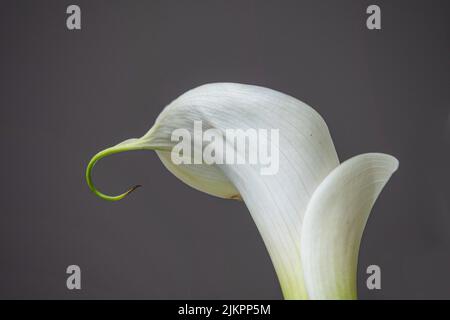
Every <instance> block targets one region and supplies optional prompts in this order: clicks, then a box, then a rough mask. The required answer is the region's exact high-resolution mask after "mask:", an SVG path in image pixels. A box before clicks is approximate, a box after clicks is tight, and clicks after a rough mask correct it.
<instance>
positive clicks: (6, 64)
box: [0, 0, 450, 299]
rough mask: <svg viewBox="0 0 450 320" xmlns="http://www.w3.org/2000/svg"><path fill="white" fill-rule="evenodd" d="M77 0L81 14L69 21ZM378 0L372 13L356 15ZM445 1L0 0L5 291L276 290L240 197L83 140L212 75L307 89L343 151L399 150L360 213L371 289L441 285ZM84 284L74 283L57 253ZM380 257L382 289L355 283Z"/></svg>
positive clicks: (446, 127)
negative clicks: (105, 152) (370, 25)
mask: <svg viewBox="0 0 450 320" xmlns="http://www.w3.org/2000/svg"><path fill="white" fill-rule="evenodd" d="M70 4H78V5H79V6H80V7H81V10H82V30H81V31H69V30H67V28H66V17H67V15H66V13H65V12H66V7H67V6H68V5H70ZM370 4H378V5H379V6H380V7H381V10H382V30H381V31H370V30H368V29H367V28H366V18H367V14H366V13H365V10H366V8H367V6H368V5H370ZM449 4H450V3H449V1H412V0H411V1H381V0H376V1H361V0H355V1H331V0H330V1H316V0H315V1H313V0H311V1H299V0H296V1H266V0H264V1H262V0H260V1H256V0H253V1H250V0H240V1H237V0H227V1H216V0H211V1H205V0H202V1H201V0H195V1H194V0H190V1H168V0H164V1H81V0H76V1H2V2H1V8H0V34H1V37H0V45H1V47H0V48H1V51H0V52H1V56H0V79H1V87H0V125H1V126H0V132H1V134H0V146H1V158H0V177H1V180H0V188H1V190H0V298H11V299H19V298H31V299H48V298H61V299H79V298H88V299H91V298H94V299H103V298H121V299H122V298H123V299H128V298H143V299H175V298H177V299H178V298H180V299H181V298H188V299H198V298H209V299H216V298H218V299H221V298H227V299H228V298H230V299H247V298H248V299H252V298H255V299H280V298H282V295H281V291H280V288H279V285H278V282H277V279H276V276H275V273H274V270H273V267H272V264H271V262H270V260H269V256H268V254H267V252H266V250H265V248H264V244H263V242H262V240H261V238H260V236H259V234H258V232H257V230H256V227H255V225H254V223H253V221H252V220H251V217H250V215H249V213H248V212H247V209H246V208H245V206H244V204H243V203H239V202H236V201H226V200H222V199H218V198H213V197H211V196H208V195H206V194H202V193H200V192H198V191H196V190H193V189H191V188H189V187H188V186H186V185H184V184H183V183H181V182H180V181H178V180H177V179H176V178H175V177H174V176H172V174H170V173H169V172H168V171H166V170H165V169H164V167H163V165H162V164H161V163H160V161H159V159H158V158H157V156H156V155H155V154H154V153H153V152H131V153H126V154H121V155H117V156H113V157H110V158H108V159H106V160H103V161H102V162H100V163H99V164H98V166H97V167H96V170H95V172H94V178H95V181H96V184H97V185H98V187H99V188H100V189H101V190H102V191H104V192H106V193H119V192H122V191H123V190H124V189H125V188H127V187H129V186H130V185H133V184H135V183H141V184H143V185H144V187H143V188H142V189H139V190H138V191H136V192H135V193H134V194H133V195H132V196H130V197H129V198H127V199H125V200H123V201H120V202H117V203H109V202H106V201H102V200H100V199H99V198H96V197H95V196H93V195H92V194H91V192H90V191H89V189H88V187H87V185H86V183H85V180H84V170H85V166H86V164H87V162H88V161H89V159H90V158H91V156H92V155H93V154H95V153H96V152H98V151H99V150H102V149H104V148H105V147H107V146H110V145H113V144H115V143H117V142H119V141H122V140H124V139H126V138H131V137H138V136H141V135H142V134H143V133H145V132H146V131H147V129H149V128H150V126H151V125H152V123H153V121H154V119H155V118H156V116H157V115H158V114H159V112H160V111H161V110H162V108H163V107H164V106H165V105H167V104H168V103H169V102H170V101H171V100H173V99H174V98H176V97H177V96H178V95H180V94H181V93H183V92H184V91H186V90H188V89H191V88H193V87H195V86H198V85H201V84H204V83H208V82H218V81H230V82H241V83H250V84H257V85H262V86H267V87H270V88H273V89H276V90H280V91H283V92H285V93H288V94H290V95H292V96H294V97H297V98H299V99H300V100H302V101H304V102H306V103H308V104H310V105H311V106H313V107H314V108H315V109H316V110H317V111H318V112H319V113H320V114H321V115H322V116H323V117H324V119H325V120H326V121H327V123H328V126H329V128H330V131H331V134H332V136H333V139H334V142H335V145H336V149H337V151H338V154H339V157H340V159H341V160H345V159H347V158H349V157H351V156H353V155H356V154H360V153H363V152H370V151H379V152H385V153H389V154H393V155H395V156H396V157H397V158H398V159H399V160H400V169H399V171H398V172H397V173H395V175H394V176H393V178H392V179H391V181H390V182H389V183H388V185H387V187H386V189H385V190H384V192H383V194H382V195H381V197H380V198H379V199H378V202H377V203H376V205H375V207H374V209H373V212H372V215H371V217H370V219H369V221H368V224H367V227H366V230H365V233H364V237H363V241H362V245H361V252H360V259H359V276H358V278H359V283H358V287H359V296H360V298H363V299H398V298H450V273H449V270H450V212H449V194H450V192H449V187H448V181H449V178H450V177H449V169H448V165H449V162H450V161H449V160H450V157H449V140H450V117H449V98H450V94H449V84H450V64H449V61H450V60H449V48H450V43H449V39H450V28H449V18H448V16H449V14H450V5H449ZM71 264H77V265H79V266H80V267H81V270H82V289H81V290H80V291H69V290H67V288H66V277H67V275H66V273H65V270H66V267H67V266H68V265H71ZM370 264H377V265H379V266H380V267H381V269H382V290H380V291H369V290H367V289H366V287H365V279H366V277H367V276H366V274H365V270H366V267H367V266H368V265H370Z"/></svg>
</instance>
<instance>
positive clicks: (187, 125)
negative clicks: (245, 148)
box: [86, 83, 339, 299]
mask: <svg viewBox="0 0 450 320" xmlns="http://www.w3.org/2000/svg"><path fill="white" fill-rule="evenodd" d="M194 121H202V122H203V129H204V130H206V129H209V128H215V129H218V130H220V131H221V132H223V131H224V130H226V129H242V130H246V129H250V128H251V129H256V130H260V129H267V130H270V129H278V130H279V142H278V143H276V141H272V143H273V144H272V146H273V147H274V148H275V149H278V151H279V171H278V173H276V174H275V175H261V171H260V169H261V166H260V165H250V164H235V165H231V164H223V165H207V164H196V165H189V164H187V165H175V164H173V163H172V161H171V159H170V151H171V150H172V148H173V146H174V145H175V144H177V142H172V141H171V135H172V132H173V131H174V130H175V129H179V128H184V129H187V130H190V131H191V132H192V131H193V124H194ZM130 141H131V142H130ZM130 141H127V142H126V143H125V144H124V145H118V146H115V147H113V148H110V149H108V150H109V151H108V150H107V151H106V152H105V153H102V152H101V153H99V154H98V155H97V156H95V157H94V158H93V160H92V161H91V163H90V164H89V166H88V170H87V173H86V176H87V179H88V183H89V186H90V187H91V189H92V190H93V191H94V192H95V193H96V194H97V195H99V196H101V197H102V198H104V199H107V200H112V201H114V200H120V199H122V198H123V197H124V196H125V195H127V194H128V193H129V192H130V191H128V192H126V193H124V194H122V195H120V196H116V197H110V196H106V195H103V194H101V193H100V192H99V191H98V190H96V189H95V187H94V186H93V184H92V181H91V176H90V171H91V169H92V167H93V165H94V164H95V162H96V161H97V160H99V159H101V158H102V157H103V156H106V155H108V154H112V153H116V152H122V151H126V148H129V150H134V149H154V150H157V153H158V156H159V157H160V158H161V160H162V162H163V163H164V165H165V166H166V168H167V169H168V170H169V171H171V172H172V173H173V174H174V175H175V176H177V177H178V178H179V179H180V180H182V181H183V182H185V183H187V184H188V185H190V186H192V187H194V188H196V189H198V190H201V191H203V192H206V193H209V194H212V195H215V196H218V197H222V198H236V199H240V198H242V199H243V200H244V201H245V204H246V205H247V207H248V209H249V211H250V213H251V215H252V217H253V219H254V221H255V223H256V225H257V227H258V229H259V231H260V233H261V235H262V238H263V240H264V243H265V245H266V247H267V249H268V251H269V254H270V257H271V259H272V261H273V264H274V266H275V270H276V272H277V275H278V277H279V280H280V283H281V288H282V291H283V294H284V296H285V298H288V299H300V298H307V293H306V289H305V285H304V281H303V271H302V263H301V258H300V237H301V230H302V223H303V216H304V213H305V210H306V207H307V204H308V202H309V199H310V197H311V195H312V194H313V192H314V190H315V189H316V187H317V186H318V185H319V184H320V182H321V181H322V180H323V179H324V178H325V177H326V176H327V175H328V174H329V173H330V172H331V171H332V170H333V169H334V168H335V167H336V166H337V165H338V164H339V161H338V158H337V154H336V151H335V148H334V145H333V142H332V140H331V137H330V134H329V131H328V128H327V126H326V124H325V122H324V121H323V119H322V118H321V117H320V115H319V114H318V113H317V112H316V111H314V110H313V109H312V108H311V107H309V106H308V105H306V104H305V103H303V102H301V101H299V100H297V99H295V98H293V97H291V96H288V95H286V94H283V93H280V92H277V91H274V90H271V89H267V88H262V87H257V86H251V85H244V84H235V83H215V84H208V85H203V86H201V87H198V88H195V89H193V90H190V91H188V92H186V93H184V94H183V95H181V96H180V97H179V98H177V99H176V100H175V101H173V102H172V103H171V104H170V105H168V106H167V107H166V108H165V109H164V110H163V111H162V112H161V114H160V115H159V117H158V118H157V120H156V122H155V124H154V126H153V127H152V128H151V129H150V131H149V132H148V133H147V134H145V135H144V136H143V137H141V138H139V139H136V140H130ZM226 142H227V143H229V144H230V145H231V144H232V143H231V141H226ZM275 149H274V150H275ZM240 156H241V157H245V156H246V155H245V154H240Z"/></svg>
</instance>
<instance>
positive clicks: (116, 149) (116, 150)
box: [86, 146, 146, 201]
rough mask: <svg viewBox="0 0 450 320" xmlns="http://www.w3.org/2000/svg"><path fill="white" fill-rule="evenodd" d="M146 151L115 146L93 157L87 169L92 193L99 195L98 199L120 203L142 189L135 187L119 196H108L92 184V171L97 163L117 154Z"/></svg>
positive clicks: (140, 148)
mask: <svg viewBox="0 0 450 320" xmlns="http://www.w3.org/2000/svg"><path fill="white" fill-rule="evenodd" d="M143 149H146V148H144V147H142V146H131V147H130V146H128V147H125V146H115V147H112V148H108V149H105V150H103V151H100V152H99V153H97V154H96V155H95V156H94V157H92V159H91V161H89V164H88V166H87V168H86V181H87V184H88V186H89V188H90V189H91V191H92V192H93V193H94V194H95V195H97V196H98V197H100V198H102V199H104V200H108V201H118V200H121V199H123V198H125V197H126V196H127V195H129V194H130V193H132V192H133V191H134V190H136V189H137V188H139V187H141V185H135V186H133V187H132V188H130V189H129V190H128V191H126V192H124V193H122V194H120V195H117V196H108V195H106V194H104V193H102V192H100V191H98V190H97V188H96V187H95V186H94V183H93V182H92V175H91V173H92V169H93V168H94V166H95V164H96V163H97V161H99V160H100V159H102V158H104V157H106V156H109V155H112V154H115V153H120V152H124V151H131V150H143Z"/></svg>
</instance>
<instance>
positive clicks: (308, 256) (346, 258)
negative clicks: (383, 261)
mask: <svg viewBox="0 0 450 320" xmlns="http://www.w3.org/2000/svg"><path fill="white" fill-rule="evenodd" d="M397 168H398V161H397V159H395V158H394V157H392V156H389V155H385V154H380V153H369V154H362V155H358V156H356V157H353V158H351V159H349V160H347V161H345V162H344V163H342V164H341V165H340V166H339V167H337V168H336V169H334V170H333V171H332V172H331V173H330V174H329V175H328V176H327V177H326V178H325V180H324V181H323V182H322V183H321V184H320V185H319V187H318V188H317V190H316V191H315V192H314V194H313V196H312V198H311V201H310V203H309V205H308V209H307V211H306V215H305V218H304V221H303V229H302V238H301V249H302V250H301V255H302V261H303V270H304V274H305V281H306V286H307V290H308V294H309V297H310V298H311V299H356V297H357V293H356V274H357V262H358V252H359V245H360V241H361V236H362V233H363V231H364V227H365V225H366V221H367V218H368V217H369V214H370V211H371V209H372V206H373V204H374V203H375V200H376V199H377V197H378V195H379V194H380V192H381V190H382V189H383V187H384V185H385V184H386V183H387V181H388V180H389V178H390V177H391V175H392V174H393V172H394V171H395V170H397Z"/></svg>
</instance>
